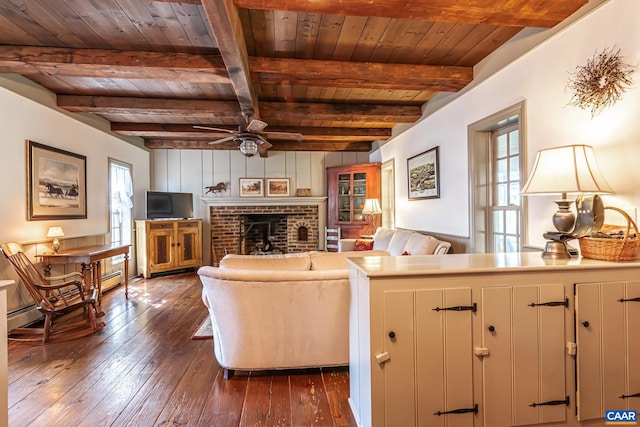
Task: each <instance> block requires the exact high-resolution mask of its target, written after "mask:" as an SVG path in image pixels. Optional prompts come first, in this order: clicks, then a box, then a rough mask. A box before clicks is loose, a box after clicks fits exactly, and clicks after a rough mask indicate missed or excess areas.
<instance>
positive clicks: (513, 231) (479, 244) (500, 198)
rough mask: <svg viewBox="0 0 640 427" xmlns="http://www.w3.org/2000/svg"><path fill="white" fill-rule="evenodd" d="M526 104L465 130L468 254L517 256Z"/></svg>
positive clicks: (520, 236)
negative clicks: (468, 205)
mask: <svg viewBox="0 0 640 427" xmlns="http://www.w3.org/2000/svg"><path fill="white" fill-rule="evenodd" d="M524 118H525V117H524V102H521V103H519V104H516V105H515V106H513V107H510V108H507V109H505V110H503V111H501V112H499V113H496V114H494V115H492V116H490V117H488V118H486V119H483V120H480V121H478V122H476V123H474V124H472V125H470V126H469V167H470V174H469V180H470V188H471V194H470V197H471V203H470V205H471V210H472V211H471V239H470V245H469V249H470V252H520V251H522V247H523V242H524V241H526V240H525V230H524V226H523V224H525V223H526V221H525V220H524V218H523V215H524V212H525V209H524V206H523V203H525V201H524V200H523V199H522V197H521V196H520V187H521V186H522V184H523V179H524V178H523V173H524V169H525V166H524V165H525V160H526V159H525V158H524V153H525V152H526V151H525V141H524V138H523V136H524V134H523V132H522V129H524Z"/></svg>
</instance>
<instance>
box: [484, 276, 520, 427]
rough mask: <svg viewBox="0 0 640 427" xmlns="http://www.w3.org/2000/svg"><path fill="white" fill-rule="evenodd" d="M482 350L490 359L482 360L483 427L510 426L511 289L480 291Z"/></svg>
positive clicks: (501, 288) (511, 403)
mask: <svg viewBox="0 0 640 427" xmlns="http://www.w3.org/2000/svg"><path fill="white" fill-rule="evenodd" d="M481 307H482V317H481V322H482V346H483V347H485V348H487V349H488V350H489V355H488V356H485V357H483V358H482V382H483V384H484V387H483V393H482V394H483V400H482V401H483V407H482V409H483V410H482V414H483V418H484V425H485V426H510V425H512V411H511V408H512V405H513V401H512V395H511V373H512V369H513V366H512V363H511V360H512V354H511V346H512V342H511V329H512V324H511V312H512V309H511V288H510V287H499V288H483V289H482V303H481Z"/></svg>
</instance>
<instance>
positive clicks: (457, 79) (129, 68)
mask: <svg viewBox="0 0 640 427" xmlns="http://www.w3.org/2000/svg"><path fill="white" fill-rule="evenodd" d="M248 61H249V68H250V71H251V75H252V78H253V81H254V82H255V83H258V84H275V85H280V84H287V85H306V86H319V87H336V88H343V87H351V88H360V89H363V88H367V89H393V90H431V91H458V90H460V89H462V88H463V87H465V86H466V85H467V84H469V83H470V82H471V80H472V79H473V68H471V67H453V66H431V65H412V64H384V63H370V62H348V61H321V60H308V59H292V58H264V57H249V59H248ZM0 72H7V73H19V74H38V73H42V74H46V75H50V76H70V77H93V78H121V79H146V80H166V81H187V82H196V83H213V84H218V83H223V84H229V83H231V79H230V78H229V75H228V74H227V69H226V67H225V63H224V61H223V60H222V56H220V55H198V54H185V53H175V52H143V51H118V50H101V49H67V48H57V47H34V46H7V45H5V46H0Z"/></svg>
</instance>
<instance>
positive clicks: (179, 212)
mask: <svg viewBox="0 0 640 427" xmlns="http://www.w3.org/2000/svg"><path fill="white" fill-rule="evenodd" d="M146 213H147V219H163V218H178V219H183V218H193V193H174V192H169V191H147V192H146Z"/></svg>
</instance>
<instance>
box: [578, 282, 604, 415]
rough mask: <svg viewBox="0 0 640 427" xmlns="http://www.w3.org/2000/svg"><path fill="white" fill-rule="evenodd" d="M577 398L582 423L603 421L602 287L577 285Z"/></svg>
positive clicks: (597, 285)
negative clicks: (599, 419) (583, 421)
mask: <svg viewBox="0 0 640 427" xmlns="http://www.w3.org/2000/svg"><path fill="white" fill-rule="evenodd" d="M575 301H576V322H577V323H576V344H577V345H578V353H577V356H576V368H577V372H576V381H577V388H578V393H577V396H576V399H577V402H576V405H577V409H578V414H577V418H578V419H579V420H592V419H596V418H601V417H602V415H603V413H604V408H603V404H602V360H601V357H600V336H601V331H600V286H599V284H579V285H576V299H575Z"/></svg>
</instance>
